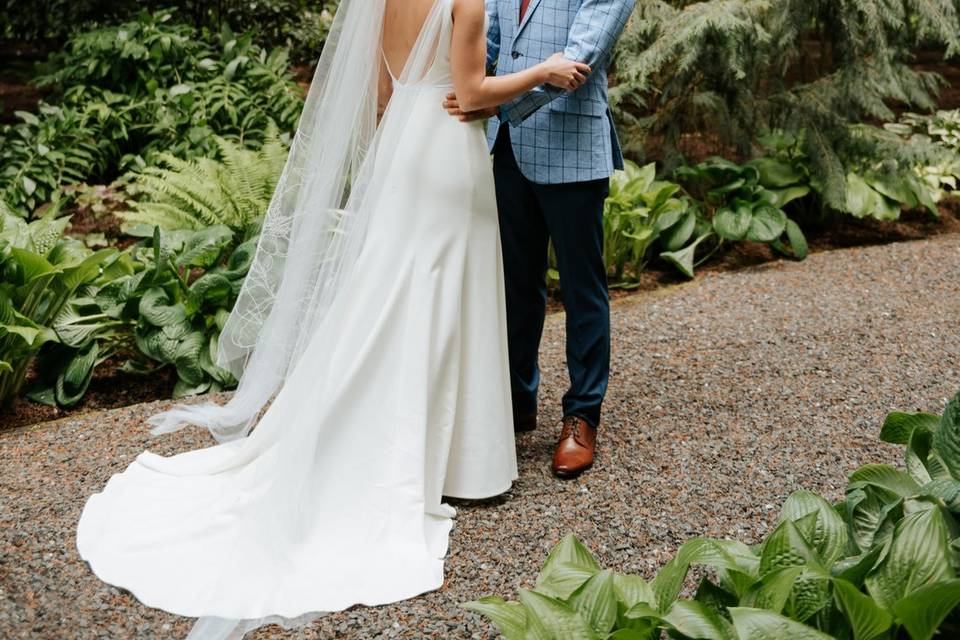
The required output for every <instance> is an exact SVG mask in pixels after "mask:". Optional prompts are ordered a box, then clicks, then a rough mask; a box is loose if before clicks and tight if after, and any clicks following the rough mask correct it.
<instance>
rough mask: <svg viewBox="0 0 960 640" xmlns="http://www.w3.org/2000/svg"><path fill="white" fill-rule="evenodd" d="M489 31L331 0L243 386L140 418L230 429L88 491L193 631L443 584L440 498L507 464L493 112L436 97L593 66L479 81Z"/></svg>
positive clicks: (256, 278)
mask: <svg viewBox="0 0 960 640" xmlns="http://www.w3.org/2000/svg"><path fill="white" fill-rule="evenodd" d="M485 47H486V29H485V13H484V3H483V0H344V1H343V2H342V4H341V8H340V11H339V13H338V16H337V18H336V21H335V23H334V28H333V30H332V32H331V36H330V39H329V40H328V45H327V46H326V47H325V49H324V53H323V56H322V57H321V60H320V64H319V67H318V73H317V77H316V79H315V80H314V84H313V86H312V87H311V89H310V93H309V95H308V100H307V103H306V106H305V110H304V115H303V118H302V120H301V123H300V127H299V130H298V132H297V135H296V136H295V139H294V142H293V145H292V149H291V153H290V158H289V160H288V164H287V167H286V169H285V170H284V173H283V176H282V178H281V180H280V183H279V185H278V187H277V192H276V194H275V196H274V199H273V202H272V204H271V206H270V209H269V211H268V212H267V215H266V217H265V221H264V224H263V229H262V235H261V239H260V241H259V246H258V250H257V253H256V257H255V259H254V263H253V266H252V267H251V271H250V274H249V276H248V277H247V279H246V281H245V283H244V287H243V289H242V291H241V293H240V296H239V300H238V302H237V305H236V307H235V309H234V310H233V312H232V314H231V316H230V318H229V320H228V322H227V323H226V326H225V327H224V329H223V332H222V334H221V339H220V344H219V351H218V360H217V361H218V363H219V364H221V365H222V366H225V367H227V368H229V369H231V370H232V371H234V373H235V374H236V375H237V376H238V378H240V381H241V382H240V387H239V389H238V390H237V392H236V394H235V395H234V397H233V398H232V399H231V401H230V402H229V403H228V404H227V405H224V406H219V405H215V404H213V403H206V404H200V405H190V406H180V407H176V408H174V409H173V410H171V411H168V412H165V413H162V414H158V415H157V416H154V417H153V418H151V423H152V424H154V425H155V429H154V433H155V434H159V433H164V432H168V431H171V430H173V429H176V428H180V427H181V426H183V425H185V424H195V425H201V426H205V427H207V428H209V429H210V431H211V433H213V435H214V436H215V437H216V438H217V440H218V441H219V442H220V443H219V444H217V445H215V446H211V447H208V448H204V449H199V450H195V451H189V452H186V453H182V454H179V455H176V456H172V457H162V456H159V455H157V454H154V453H152V452H150V451H144V452H143V453H141V454H140V455H139V456H138V457H137V458H136V460H134V461H133V462H132V463H131V464H130V465H129V466H128V467H127V468H126V470H124V471H123V472H122V473H117V474H114V475H113V476H112V477H111V478H110V480H109V481H108V483H107V485H106V487H105V488H104V489H103V491H102V492H101V493H98V494H95V495H93V496H91V497H90V499H89V500H88V502H87V504H86V506H85V507H84V510H83V513H82V515H81V517H80V522H79V524H78V528H77V548H78V550H79V552H80V555H81V556H82V557H83V559H85V560H86V561H88V562H89V564H90V566H91V568H92V569H93V571H94V572H95V573H96V575H97V576H98V577H100V578H101V579H102V580H104V581H106V582H109V583H111V584H114V585H117V586H119V587H123V588H125V589H128V590H129V591H130V592H131V593H133V595H135V596H136V597H137V598H138V599H139V600H140V601H142V602H143V603H144V604H146V605H148V606H151V607H156V608H159V609H163V610H166V611H169V612H172V613H175V614H179V615H183V616H190V617H198V618H200V620H199V621H198V623H197V624H196V625H195V626H194V629H193V631H192V632H191V638H202V639H204V640H211V639H213V638H226V637H228V636H229V637H240V636H242V635H243V634H244V633H245V632H246V631H247V630H249V629H252V628H255V627H256V626H259V625H261V624H265V623H269V622H282V623H284V624H286V625H295V624H304V623H306V622H308V621H309V620H310V619H312V618H313V617H315V616H316V615H319V614H320V613H322V612H330V611H338V610H342V609H344V608H347V607H350V606H352V605H354V604H364V605H379V604H386V603H390V602H395V601H398V600H402V599H405V598H410V597H413V596H415V595H417V594H420V593H423V592H425V591H429V590H432V589H436V588H438V587H440V586H441V584H442V583H443V557H444V555H445V554H446V552H447V539H448V533H449V531H450V529H451V526H452V518H453V516H454V515H455V512H454V510H453V509H452V508H451V507H450V506H448V505H446V504H444V503H443V502H442V501H441V500H442V497H443V496H450V497H457V498H468V499H473V498H485V497H490V496H494V495H497V494H500V493H503V492H505V491H507V490H508V489H509V487H510V485H511V483H512V481H513V480H514V479H515V478H516V477H517V465H516V454H515V450H514V439H513V427H512V424H513V421H512V417H511V401H510V388H509V373H508V368H507V347H506V327H505V312H504V292H503V272H502V266H501V257H500V241H499V235H498V229H497V211H496V203H495V198H494V186H493V175H492V169H491V164H490V159H489V154H488V150H487V144H486V140H485V136H484V130H483V124H482V123H480V122H475V123H472V124H463V123H461V122H458V121H457V120H456V119H454V118H451V117H450V116H449V115H448V114H447V113H446V112H445V111H444V109H443V108H442V101H443V98H444V95H445V94H446V93H447V92H448V91H450V90H451V89H455V90H456V93H457V95H458V96H459V99H460V103H461V105H462V106H463V107H464V108H465V110H470V109H481V108H487V107H490V106H494V105H497V104H501V103H503V102H506V101H508V100H510V99H513V98H515V97H517V96H519V95H521V94H523V93H525V92H526V91H528V90H530V89H532V88H533V87H535V86H538V85H540V84H543V83H550V84H554V85H557V86H560V87H563V88H566V89H573V88H576V87H577V86H579V84H581V83H582V82H583V81H584V79H585V74H587V73H589V68H588V67H586V66H585V65H581V64H579V63H574V62H570V61H567V60H565V59H563V58H562V57H560V56H559V55H556V56H553V57H551V58H549V59H548V60H546V61H544V62H543V63H541V64H539V65H537V66H535V67H532V68H531V69H529V70H527V71H525V72H522V73H518V74H515V75H512V76H504V77H501V78H488V77H486V73H485V62H486V54H485ZM390 69H393V70H394V71H396V70H398V69H402V72H401V73H400V74H399V76H397V77H392V75H391V74H390V71H389V70H390ZM391 94H392V95H391ZM385 95H388V96H390V97H389V102H388V104H387V107H386V110H385V112H383V114H382V120H381V121H380V124H379V126H378V125H377V119H378V109H377V107H378V97H379V98H381V100H380V102H382V98H383V97H384V96H385ZM271 401H272V402H271ZM267 406H268V408H267V410H266V411H265V412H263V411H261V409H263V408H264V407H267ZM258 416H259V420H258V419H257V418H258Z"/></svg>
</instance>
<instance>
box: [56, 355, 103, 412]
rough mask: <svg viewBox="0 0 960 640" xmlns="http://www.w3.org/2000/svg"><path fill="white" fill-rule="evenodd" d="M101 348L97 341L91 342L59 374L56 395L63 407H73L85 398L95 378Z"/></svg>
mask: <svg viewBox="0 0 960 640" xmlns="http://www.w3.org/2000/svg"><path fill="white" fill-rule="evenodd" d="M98 355H99V349H98V345H97V343H96V342H93V343H91V345H90V347H89V348H88V349H87V350H86V351H81V352H80V353H78V354H77V355H76V356H74V358H73V359H72V360H71V361H70V363H69V364H68V365H67V367H66V368H65V369H64V370H63V371H62V372H61V373H60V375H58V376H57V382H56V384H55V385H54V397H55V398H56V402H57V404H58V405H60V406H61V407H72V406H73V405H75V404H76V403H77V402H79V401H80V399H81V398H83V396H84V394H85V393H86V392H87V388H88V387H89V386H90V381H91V380H92V379H93V371H94V368H95V367H96V366H97V356H98Z"/></svg>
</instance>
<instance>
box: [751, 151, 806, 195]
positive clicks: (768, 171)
mask: <svg viewBox="0 0 960 640" xmlns="http://www.w3.org/2000/svg"><path fill="white" fill-rule="evenodd" d="M748 164H749V165H751V166H753V167H756V169H757V171H759V172H760V184H762V185H763V186H765V187H774V188H782V187H788V186H790V185H794V184H797V183H798V182H800V181H801V180H803V178H804V176H803V174H802V173H801V172H800V171H799V170H797V169H795V168H794V166H793V165H792V164H790V163H789V162H785V161H783V160H779V159H777V158H771V157H769V156H765V157H761V158H756V159H755V160H751V161H750V162H749V163H748Z"/></svg>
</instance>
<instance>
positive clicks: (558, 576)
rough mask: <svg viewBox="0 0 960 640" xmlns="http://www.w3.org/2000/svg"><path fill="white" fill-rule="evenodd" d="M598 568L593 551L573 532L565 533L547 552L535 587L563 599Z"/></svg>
mask: <svg viewBox="0 0 960 640" xmlns="http://www.w3.org/2000/svg"><path fill="white" fill-rule="evenodd" d="M599 571H600V565H599V564H598V563H597V561H596V559H595V558H594V557H593V554H591V553H590V551H589V550H588V549H587V548H586V547H585V546H583V543H582V542H580V541H579V540H577V538H576V537H575V536H574V535H572V534H571V535H567V536H566V537H565V538H563V540H561V541H560V542H559V543H558V544H557V545H556V546H555V547H554V548H553V549H551V550H550V553H549V554H548V555H547V559H546V561H545V562H544V564H543V568H541V569H540V575H539V576H537V583H536V587H535V589H536V591H538V592H540V593H542V594H545V595H548V596H553V597H555V598H563V599H566V598H569V597H570V594H572V593H573V592H574V591H576V590H577V589H578V588H579V587H580V585H582V584H583V583H584V582H586V581H587V580H589V579H590V577H591V576H593V575H594V574H595V573H597V572H599Z"/></svg>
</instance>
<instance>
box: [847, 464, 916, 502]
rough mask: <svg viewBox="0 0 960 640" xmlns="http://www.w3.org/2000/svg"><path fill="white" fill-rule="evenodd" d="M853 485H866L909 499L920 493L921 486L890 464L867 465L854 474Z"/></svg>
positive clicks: (851, 478) (851, 479)
mask: <svg viewBox="0 0 960 640" xmlns="http://www.w3.org/2000/svg"><path fill="white" fill-rule="evenodd" d="M850 482H851V483H864V484H869V485H873V486H876V487H880V488H882V489H886V490H888V491H891V492H893V493H895V494H897V495H899V496H903V497H905V498H908V497H910V496H914V495H916V494H917V492H919V491H920V485H919V484H918V483H917V481H916V480H914V479H913V478H911V477H910V476H909V475H907V474H906V473H904V472H903V471H900V470H899V469H894V468H893V467H891V466H890V465H888V464H866V465H863V466H862V467H860V468H859V469H857V470H856V471H854V472H853V474H852V475H851V476H850Z"/></svg>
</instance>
